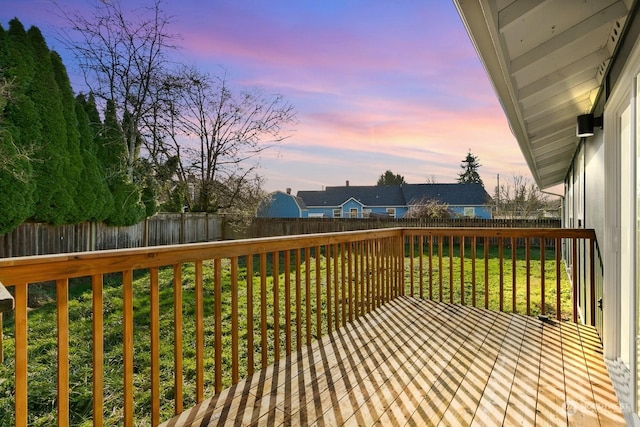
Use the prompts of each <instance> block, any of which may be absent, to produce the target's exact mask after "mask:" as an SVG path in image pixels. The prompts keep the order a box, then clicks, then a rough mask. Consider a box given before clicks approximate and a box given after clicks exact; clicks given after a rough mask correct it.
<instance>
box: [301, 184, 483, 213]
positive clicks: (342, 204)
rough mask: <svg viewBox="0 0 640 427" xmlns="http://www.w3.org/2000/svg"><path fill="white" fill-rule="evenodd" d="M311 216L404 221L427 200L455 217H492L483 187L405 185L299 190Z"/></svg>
mask: <svg viewBox="0 0 640 427" xmlns="http://www.w3.org/2000/svg"><path fill="white" fill-rule="evenodd" d="M298 197H299V198H300V199H302V200H303V201H304V203H305V205H306V206H307V208H308V209H309V216H310V217H311V216H325V217H329V218H369V217H390V218H402V217H404V216H405V214H406V213H407V211H408V210H409V208H410V207H411V205H414V204H419V203H420V202H421V201H424V200H436V201H438V202H439V203H443V204H447V205H448V206H449V210H450V211H451V212H452V213H453V214H454V215H456V216H461V217H462V216H466V217H474V218H491V197H490V196H489V194H487V192H486V191H485V189H484V187H483V186H482V185H481V184H458V183H456V184H403V185H389V186H378V185H374V186H350V185H345V186H341V187H327V188H326V189H325V190H322V191H298Z"/></svg>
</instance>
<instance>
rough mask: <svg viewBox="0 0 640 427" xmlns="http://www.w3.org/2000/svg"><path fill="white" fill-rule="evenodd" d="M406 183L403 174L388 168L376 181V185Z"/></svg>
mask: <svg viewBox="0 0 640 427" xmlns="http://www.w3.org/2000/svg"><path fill="white" fill-rule="evenodd" d="M402 184H406V182H405V180H404V176H402V175H400V174H394V173H393V172H391V171H390V170H388V171H386V172H385V173H384V174H382V175H380V178H378V183H377V184H376V185H402Z"/></svg>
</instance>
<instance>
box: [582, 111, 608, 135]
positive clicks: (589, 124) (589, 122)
mask: <svg viewBox="0 0 640 427" xmlns="http://www.w3.org/2000/svg"><path fill="white" fill-rule="evenodd" d="M594 126H599V127H600V129H602V116H600V117H593V114H582V115H580V116H578V124H577V126H576V136H579V137H581V138H582V137H587V136H593V127H594Z"/></svg>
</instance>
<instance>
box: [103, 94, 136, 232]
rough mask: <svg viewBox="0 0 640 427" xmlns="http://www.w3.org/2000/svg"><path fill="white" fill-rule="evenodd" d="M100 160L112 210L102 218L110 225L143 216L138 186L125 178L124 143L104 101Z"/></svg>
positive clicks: (129, 222)
mask: <svg viewBox="0 0 640 427" xmlns="http://www.w3.org/2000/svg"><path fill="white" fill-rule="evenodd" d="M100 135H101V140H100V141H98V142H99V144H101V145H100V150H99V151H100V161H102V162H103V164H104V165H105V171H106V174H107V182H108V184H109V189H110V190H111V195H112V196H113V211H112V212H111V214H110V215H109V217H107V218H106V219H105V222H106V223H108V224H112V225H132V224H135V223H137V222H139V221H142V220H143V219H144V218H145V213H146V210H145V206H144V204H143V203H142V195H141V194H140V189H139V188H138V187H137V186H136V185H135V184H134V183H133V182H131V180H130V179H129V175H128V173H127V167H126V165H127V164H126V151H125V144H124V142H123V140H122V138H123V137H122V131H121V130H120V123H119V122H118V119H117V116H116V110H115V106H114V104H113V102H111V101H107V106H106V109H105V112H104V123H103V130H102V132H101V133H100Z"/></svg>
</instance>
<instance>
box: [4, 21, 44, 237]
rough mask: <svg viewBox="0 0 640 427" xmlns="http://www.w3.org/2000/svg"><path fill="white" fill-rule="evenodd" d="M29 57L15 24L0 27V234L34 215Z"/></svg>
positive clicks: (34, 125) (36, 131)
mask: <svg viewBox="0 0 640 427" xmlns="http://www.w3.org/2000/svg"><path fill="white" fill-rule="evenodd" d="M33 74H34V70H33V56H32V55H31V47H30V44H29V41H28V39H27V33H26V31H25V29H24V27H23V26H22V24H21V23H20V22H19V21H18V20H13V21H11V24H10V26H9V29H8V31H5V30H4V29H3V28H2V27H0V80H1V81H0V84H2V85H3V87H4V89H3V90H2V91H0V156H2V160H1V161H2V165H4V166H2V165H0V188H1V189H2V190H1V191H0V234H3V233H6V232H8V231H11V230H12V229H14V228H15V227H16V226H18V225H19V224H20V223H22V222H23V221H25V220H26V219H28V218H29V217H30V216H31V215H32V213H33V211H34V201H33V193H34V190H35V181H34V179H33V169H32V167H31V163H30V161H29V159H28V157H27V155H28V153H29V152H30V147H32V146H33V144H34V143H35V141H37V140H38V139H39V138H40V135H41V133H40V129H41V127H40V121H39V117H38V113H37V110H36V107H35V105H34V104H33V102H32V101H31V99H29V97H28V96H27V95H26V91H27V87H28V86H29V84H30V82H31V79H32V78H33Z"/></svg>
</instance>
